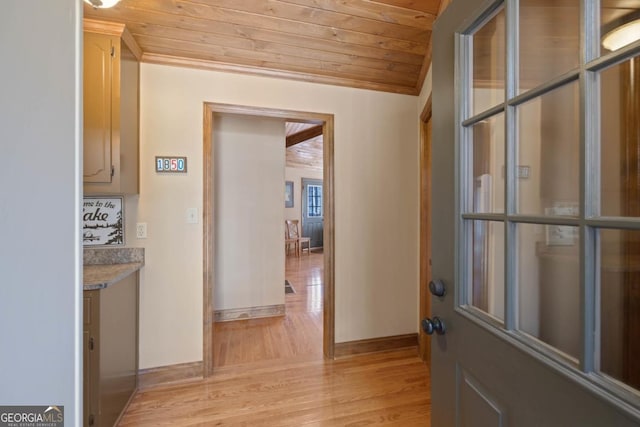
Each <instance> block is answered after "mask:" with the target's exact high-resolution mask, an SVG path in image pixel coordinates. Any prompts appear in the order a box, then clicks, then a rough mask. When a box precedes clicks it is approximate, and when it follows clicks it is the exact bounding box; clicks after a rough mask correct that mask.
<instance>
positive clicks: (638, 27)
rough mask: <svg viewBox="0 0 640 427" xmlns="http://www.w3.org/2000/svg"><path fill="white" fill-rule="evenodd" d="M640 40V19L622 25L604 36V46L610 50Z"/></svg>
mask: <svg viewBox="0 0 640 427" xmlns="http://www.w3.org/2000/svg"><path fill="white" fill-rule="evenodd" d="M637 40H640V19H636V20H634V21H631V22H628V23H626V24H623V25H620V26H619V27H616V28H614V29H612V30H611V31H609V32H608V33H607V34H605V35H604V37H602V46H604V48H605V49H609V50H610V51H614V50H618V49H620V48H623V47H625V46H627V45H629V44H631V43H633V42H635V41H637Z"/></svg>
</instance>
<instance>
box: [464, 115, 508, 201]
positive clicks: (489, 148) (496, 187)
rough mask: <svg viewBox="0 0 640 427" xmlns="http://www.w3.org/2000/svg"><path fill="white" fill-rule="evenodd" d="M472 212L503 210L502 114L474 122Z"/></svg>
mask: <svg viewBox="0 0 640 427" xmlns="http://www.w3.org/2000/svg"><path fill="white" fill-rule="evenodd" d="M472 130H473V142H472V145H471V151H472V153H471V154H470V156H471V159H470V161H471V165H472V166H471V167H472V169H473V174H472V175H473V185H472V188H473V200H472V204H473V207H472V211H473V212H479V213H501V212H504V114H498V115H496V116H494V117H490V118H489V119H487V120H483V121H482V122H480V123H476V124H475V125H473V128H472Z"/></svg>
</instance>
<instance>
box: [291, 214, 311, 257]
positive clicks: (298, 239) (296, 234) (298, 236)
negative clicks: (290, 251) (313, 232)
mask: <svg viewBox="0 0 640 427" xmlns="http://www.w3.org/2000/svg"><path fill="white" fill-rule="evenodd" d="M298 222H299V221H298V220H297V219H287V220H285V245H286V244H287V242H288V241H289V240H292V241H295V250H296V256H300V254H301V253H302V252H304V247H303V246H304V244H305V243H306V244H307V255H309V254H311V238H310V237H302V233H300V228H299V227H298Z"/></svg>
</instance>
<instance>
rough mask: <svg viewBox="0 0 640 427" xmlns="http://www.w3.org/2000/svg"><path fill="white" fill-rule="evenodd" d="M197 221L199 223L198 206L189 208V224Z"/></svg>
mask: <svg viewBox="0 0 640 427" xmlns="http://www.w3.org/2000/svg"><path fill="white" fill-rule="evenodd" d="M197 223H198V208H188V209H187V224H197Z"/></svg>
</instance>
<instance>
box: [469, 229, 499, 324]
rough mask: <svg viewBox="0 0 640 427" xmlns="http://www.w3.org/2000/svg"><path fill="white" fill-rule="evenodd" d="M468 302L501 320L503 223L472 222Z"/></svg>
mask: <svg viewBox="0 0 640 427" xmlns="http://www.w3.org/2000/svg"><path fill="white" fill-rule="evenodd" d="M471 242H472V244H471V247H472V254H471V275H470V276H471V284H470V292H469V301H468V303H469V304H470V305H472V306H474V307H477V308H479V309H480V310H482V311H484V312H486V313H488V314H490V315H491V316H493V317H495V318H497V319H500V320H504V223H502V222H494V221H471Z"/></svg>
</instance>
